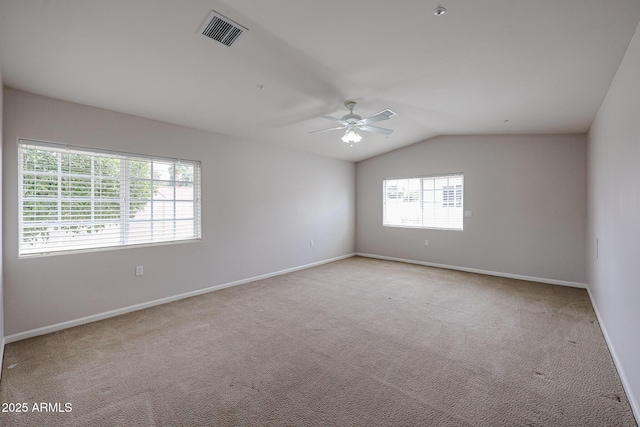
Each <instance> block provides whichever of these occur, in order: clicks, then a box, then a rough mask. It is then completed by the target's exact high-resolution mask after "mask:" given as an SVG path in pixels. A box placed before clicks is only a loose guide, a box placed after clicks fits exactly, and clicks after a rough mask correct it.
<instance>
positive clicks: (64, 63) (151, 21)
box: [0, 0, 640, 161]
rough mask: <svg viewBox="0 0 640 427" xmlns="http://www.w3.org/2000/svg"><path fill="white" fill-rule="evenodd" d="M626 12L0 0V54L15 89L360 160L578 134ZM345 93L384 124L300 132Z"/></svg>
mask: <svg viewBox="0 0 640 427" xmlns="http://www.w3.org/2000/svg"><path fill="white" fill-rule="evenodd" d="M440 5H442V6H444V7H445V8H446V9H447V12H446V13H445V14H444V15H441V16H436V15H434V13H433V9H434V8H435V7H437V6H440ZM212 10H215V11H216V12H218V13H220V14H221V15H223V16H225V17H227V18H229V19H231V20H233V21H235V22H236V23H238V24H240V25H242V26H244V27H246V28H247V29H248V31H247V32H246V33H245V34H243V36H242V37H241V38H240V39H239V40H238V41H237V43H236V44H235V45H234V46H232V47H227V46H224V45H222V44H220V43H218V42H216V41H213V40H211V39H209V38H207V37H205V36H203V35H201V34H199V31H198V30H199V29H200V27H201V26H202V24H203V23H204V21H205V19H206V18H207V16H208V15H209V14H210V12H211V11H212ZM639 20H640V1H638V0H615V1H604V0H562V1H558V0H483V1H462V0H442V1H437V0H420V1H419V0H398V1H388V0H386V1H380V0H341V1H338V0H322V1H318V0H270V1H264V0H233V1H231V0H228V1H220V0H189V1H180V0H173V1H171V0H162V1H158V0H108V1H87V0H29V1H25V0H0V64H1V67H2V68H1V70H2V76H3V79H4V83H5V84H6V85H8V86H10V87H14V88H17V89H21V90H25V91H28V92H33V93H37V94H42V95H46V96H51V97H54V98H60V99H64V100H68V101H72V102H77V103H81V104H87V105H92V106H96V107H101V108H106V109H110V110H115V111H119V112H123V113H128V114H134V115H137V116H142V117H147V118H150V119H155V120H161V121H165V122H170V123H176V124H180V125H184V126H189V127H193V128H197V129H203V130H208V131H213V132H217V133H222V134H227V135H232V136H235V137H238V138H240V139H248V140H251V141H254V142H257V143H268V144H278V145H283V146H286V147H291V148H294V149H298V150H304V151H308V152H311V153H315V154H319V155H323V156H328V157H334V158H339V159H345V160H351V161H359V160H362V159H365V158H369V157H372V156H375V155H377V154H380V153H383V152H387V151H390V150H394V149H397V148H399V147H403V146H406V145H410V144H413V143H416V142H419V141H423V140H425V139H429V138H431V137H434V136H437V135H443V134H505V133H515V134H517V133H537V134H540V133H574V132H586V131H587V130H588V129H589V126H590V124H591V121H592V120H593V118H594V116H595V114H596V111H597V109H598V107H599V106H600V103H601V101H602V99H603V98H604V95H605V93H606V91H607V89H608V87H609V84H610V83H611V80H612V78H613V76H614V74H615V72H616V70H617V68H618V65H619V64H620V61H621V60H622V57H623V55H624V52H625V49H626V47H627V45H628V43H629V41H630V40H631V37H632V36H633V34H634V32H635V30H636V26H637V25H638V21H639ZM345 100H355V101H357V102H358V107H357V109H356V113H359V114H360V115H362V116H363V117H364V116H368V115H371V114H374V113H376V112H378V111H380V110H382V109H384V108H390V109H392V110H394V111H395V112H396V113H397V115H396V116H395V117H393V118H392V119H391V120H388V121H385V122H382V123H380V125H381V126H384V127H389V128H392V129H394V133H393V134H392V135H390V136H388V137H386V136H384V135H378V134H371V133H363V140H362V141H361V142H359V143H357V144H355V146H354V147H349V145H348V144H345V143H343V142H342V141H341V140H340V137H341V136H342V133H341V132H340V131H337V130H336V131H330V132H321V133H313V134H310V133H309V132H310V131H313V130H317V129H323V128H327V127H332V125H333V124H332V123H331V122H329V121H327V120H324V119H322V118H320V116H322V115H332V116H337V117H340V116H342V115H344V114H346V113H347V110H346V109H345V108H344V105H343V102H344V101H345ZM176 143H179V142H178V141H177V142H176Z"/></svg>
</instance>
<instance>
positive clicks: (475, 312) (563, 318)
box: [0, 257, 636, 426]
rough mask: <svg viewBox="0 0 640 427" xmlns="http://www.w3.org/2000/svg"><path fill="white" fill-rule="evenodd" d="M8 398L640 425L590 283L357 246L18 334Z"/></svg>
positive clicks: (77, 411)
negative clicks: (283, 269)
mask: <svg viewBox="0 0 640 427" xmlns="http://www.w3.org/2000/svg"><path fill="white" fill-rule="evenodd" d="M12 365H15V366H13V367H11V366H12ZM0 402H2V403H11V402H13V403H22V402H24V403H27V404H28V405H29V412H28V413H19V414H16V413H14V414H9V413H0V425H2V426H62V425H73V426H152V425H157V426H262V425H272V426H635V425H636V423H635V421H634V418H633V415H632V412H631V408H630V406H629V403H628V401H627V397H626V395H625V393H624V391H623V388H622V386H621V383H620V379H619V377H618V375H617V373H616V370H615V367H614V365H613V362H612V360H611V356H610V354H609V352H608V350H607V347H606V345H605V342H604V339H603V336H602V333H601V331H600V329H599V325H598V322H597V321H596V318H595V315H594V312H593V310H592V308H591V305H590V302H589V299H588V296H587V293H586V292H585V291H584V290H581V289H573V288H567V287H561V286H553V285H545V284H540V283H533V282H525V281H518V280H511V279H503V278H496V277H489V276H482V275H477V274H470V273H462V272H456V271H448V270H442V269H435V268H428V267H423V266H416V265H408V264H402V263H396V262H389V261H380V260H372V259H366V258H359V257H356V258H350V259H347V260H343V261H339V262H335V263H331V264H327V265H323V266H320V267H316V268H311V269H308V270H304V271H299V272H295V273H292V274H288V275H284V276H279V277H274V278H271V279H267V280H261V281H257V282H254V283H251V284H247V285H243V286H239V287H235V288H229V289H225V290H221V291H218V292H213V293H210V294H207V295H203V296H199V297H194V298H189V299H185V300H181V301H178V302H175V303H171V304H167V305H164V306H159V307H154V308H151V309H147V310H143V311H139V312H136V313H132V314H128V315H124V316H120V317H117V318H113V319H108V320H105V321H101V322H97V323H93V324H90V325H84V326H80V327H76V328H73V329H68V330H65V331H61V332H57V333H53V334H50V335H46V336H42V337H37V338H32V339H29V340H24V341H21V342H17V343H13V344H9V345H8V346H7V347H6V352H5V359H4V365H3V376H2V383H1V384H0ZM39 402H45V403H58V404H59V406H60V408H61V409H62V410H64V404H65V403H70V404H71V412H63V413H50V412H46V413H42V412H31V411H32V406H33V403H39ZM53 406H54V408H53V409H55V405H53ZM50 409H51V408H50Z"/></svg>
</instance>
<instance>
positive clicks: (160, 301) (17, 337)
mask: <svg viewBox="0 0 640 427" xmlns="http://www.w3.org/2000/svg"><path fill="white" fill-rule="evenodd" d="M353 256H355V253H352V254H348V255H343V256H339V257H335V258H330V259H325V260H323V261H318V262H314V263H311V264H305V265H301V266H298V267H293V268H288V269H285V270H280V271H275V272H273V273H267V274H262V275H260V276H254V277H249V278H247V279H242V280H236V281H235V282H229V283H223V284H220V285H215V286H210V287H208V288H204V289H198V290H195V291H191V292H186V293H183V294H180V295H174V296H170V297H166V298H160V299H157V300H154V301H149V302H144V303H141V304H135V305H131V306H128V307H123V308H118V309H116V310H111V311H106V312H104V313H99V314H93V315H91V316H86V317H82V318H80V319H75V320H69V321H66V322H61V323H56V324H55V325H50V326H43V327H41V328H37V329H32V330H29V331H25V332H19V333H17V334H12V335H9V336H6V337H4V342H5V343H6V344H9V343H12V342H16V341H20V340H24V339H27V338H32V337H36V336H38V335H44V334H48V333H51V332H56V331H60V330H62V329H67V328H73V327H74V326H80V325H84V324H86V323H91V322H96V321H98V320H103V319H108V318H110V317H115V316H119V315H121V314H126V313H131V312H132V311H138V310H143V309H145V308H149V307H153V306H156V305H161V304H166V303H169V302H173V301H178V300H181V299H184V298H189V297H194V296H197V295H202V294H206V293H209V292H213V291H218V290H220V289H225V288H230V287H232V286H238V285H243V284H245V283H249V282H255V281H256V280H262V279H268V278H269V277H274V276H280V275H283V274H287V273H291V272H294V271H298V270H304V269H307V268H311V267H316V266H318V265H322V264H328V263H330V262H334V261H339V260H341V259H346V258H351V257H353Z"/></svg>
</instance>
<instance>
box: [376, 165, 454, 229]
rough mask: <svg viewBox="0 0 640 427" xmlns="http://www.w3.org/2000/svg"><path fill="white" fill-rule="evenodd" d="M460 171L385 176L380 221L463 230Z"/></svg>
mask: <svg viewBox="0 0 640 427" xmlns="http://www.w3.org/2000/svg"><path fill="white" fill-rule="evenodd" d="M463 181H464V177H463V175H462V174H455V175H436V176H425V177H420V178H398V179H385V180H384V182H383V196H382V197H383V215H382V216H383V220H382V222H383V225H386V226H395V227H420V228H440V229H447V230H462V227H463V217H464V211H463V200H464V191H463Z"/></svg>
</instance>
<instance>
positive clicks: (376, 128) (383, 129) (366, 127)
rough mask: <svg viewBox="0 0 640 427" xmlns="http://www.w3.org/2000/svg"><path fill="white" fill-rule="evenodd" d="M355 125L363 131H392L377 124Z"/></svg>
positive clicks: (390, 132) (386, 132) (385, 132)
mask: <svg viewBox="0 0 640 427" xmlns="http://www.w3.org/2000/svg"><path fill="white" fill-rule="evenodd" d="M357 127H358V129H360V130H363V131H365V132H375V133H381V134H383V135H391V134H392V133H393V131H392V130H391V129H387V128H379V127H377V126H368V125H363V126H357Z"/></svg>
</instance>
